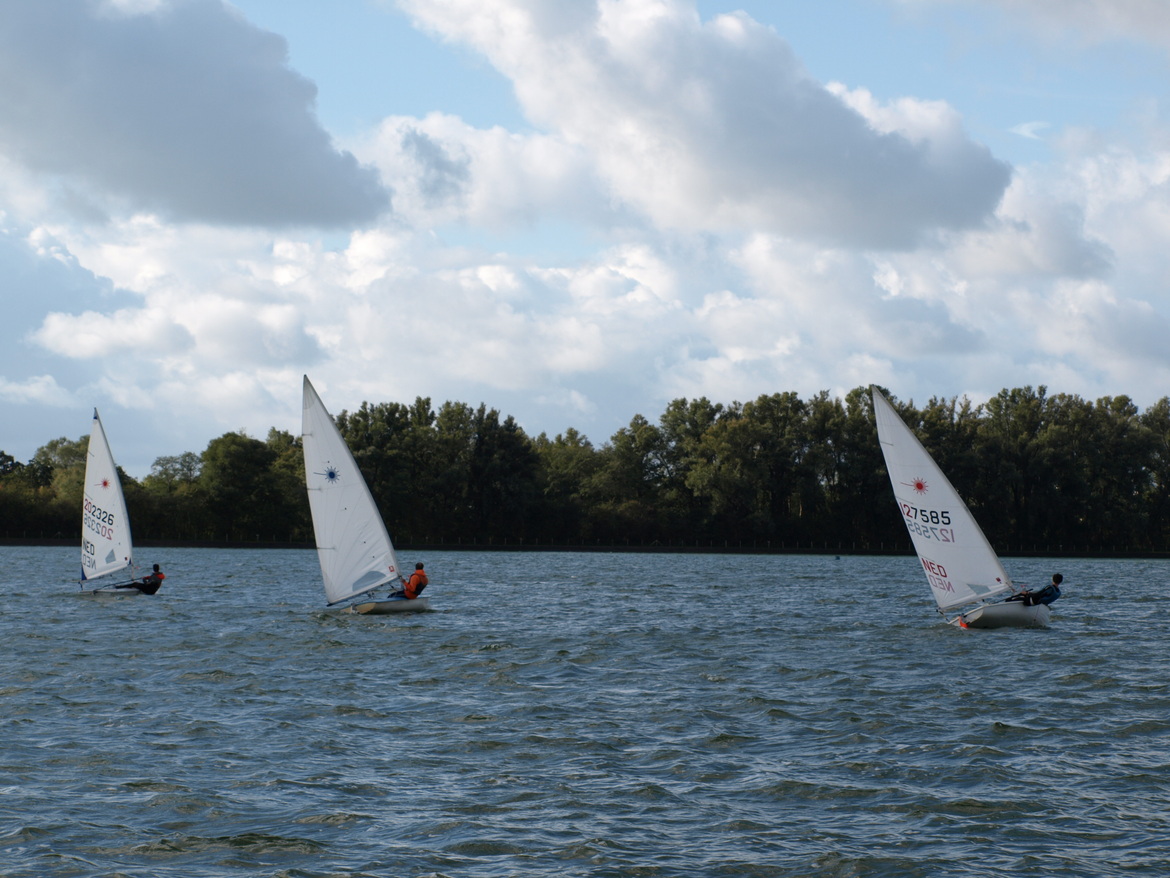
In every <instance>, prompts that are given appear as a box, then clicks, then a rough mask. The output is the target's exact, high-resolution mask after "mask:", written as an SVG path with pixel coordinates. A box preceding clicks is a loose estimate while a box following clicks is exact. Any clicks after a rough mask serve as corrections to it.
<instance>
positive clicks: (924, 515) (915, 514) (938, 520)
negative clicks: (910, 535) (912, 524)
mask: <svg viewBox="0 0 1170 878" xmlns="http://www.w3.org/2000/svg"><path fill="white" fill-rule="evenodd" d="M901 506H902V514H903V515H905V516H906V520H907V521H921V522H922V523H923V524H950V523H951V513H949V512H948V511H947V510H945V509H943V510H942V511H939V510H938V509H919V508H918V507H917V506H911V505H910V504H909V503H902V504H901Z"/></svg>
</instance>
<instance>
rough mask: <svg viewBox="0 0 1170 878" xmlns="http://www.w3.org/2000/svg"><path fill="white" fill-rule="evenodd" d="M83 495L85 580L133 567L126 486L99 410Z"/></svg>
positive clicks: (94, 414) (82, 548)
mask: <svg viewBox="0 0 1170 878" xmlns="http://www.w3.org/2000/svg"><path fill="white" fill-rule="evenodd" d="M82 494H83V496H82V503H81V578H82V580H83V581H84V580H87V579H93V578H95V577H98V576H105V575H106V574H108V573H115V572H117V571H119V570H122V569H124V568H126V567H129V566H130V565H131V564H132V563H133V560H132V558H133V555H134V547H133V545H132V543H131V541H130V516H128V515H127V514H126V500H125V498H124V497H123V495H122V482H121V481H120V480H119V479H118V470H117V467H115V466H114V456H113V455H112V454H111V453H110V443H109V442H108V441H107V440H106V431H105V430H104V429H102V420H101V418H99V417H98V412H97V409H94V410H93V430H92V431H91V432H90V434H89V453H88V455H87V456H86V460H85V488H84V490H83V492H82Z"/></svg>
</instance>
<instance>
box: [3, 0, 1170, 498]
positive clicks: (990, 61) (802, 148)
mask: <svg viewBox="0 0 1170 878" xmlns="http://www.w3.org/2000/svg"><path fill="white" fill-rule="evenodd" d="M1168 62H1170V3H1165V2H1163V0H823V2H819V3H807V2H805V0H738V2H736V0H726V2H724V0H571V2H566V0H331V2H329V3H323V2H320V0H234V2H231V3H229V2H224V0H58V2H54V3H7V4H3V5H2V6H0V305H2V308H3V318H2V319H0V450H3V451H5V452H7V453H8V454H11V455H12V456H13V457H15V458H16V459H17V460H21V461H27V460H28V459H30V458H31V457H32V456H33V454H34V453H35V452H36V450H37V448H39V447H40V446H41V445H44V444H45V443H46V442H48V441H49V440H51V439H54V438H57V437H61V436H64V437H67V438H70V439H75V438H78V437H80V436H82V435H84V434H87V433H88V432H89V427H90V423H91V418H92V411H93V409H94V408H95V407H96V408H97V409H98V410H99V411H100V412H101V415H102V420H103V423H104V425H105V429H106V432H107V434H108V436H109V438H110V442H111V445H112V446H113V449H114V456H115V458H116V460H117V461H118V463H119V464H120V465H121V466H122V467H123V469H125V470H126V471H127V472H128V473H130V474H131V475H133V476H135V477H138V478H141V477H143V476H145V475H147V474H149V472H150V469H151V466H152V464H153V463H154V461H155V460H156V459H157V458H159V457H162V456H169V455H177V454H181V453H183V452H186V451H194V452H200V451H202V450H203V449H204V448H205V447H206V446H207V443H208V442H209V441H210V440H211V439H213V438H215V437H217V436H220V435H222V434H224V433H226V432H229V431H233V430H243V431H245V432H247V433H248V434H249V435H251V436H255V437H256V438H261V439H263V438H264V437H265V436H266V435H267V433H268V430H269V428H271V427H276V428H278V429H281V430H287V431H289V432H291V433H294V434H296V433H299V431H300V412H301V407H300V403H301V376H302V375H303V374H308V375H309V377H310V378H311V379H312V381H313V383H314V385H315V386H316V388H317V390H318V392H319V393H320V395H321V397H322V399H323V400H324V401H325V403H326V405H327V406H328V407H329V409H330V410H331V411H332V412H334V413H335V414H336V413H338V412H340V411H341V410H343V409H349V410H352V409H354V408H356V407H357V406H359V405H360V404H361V403H362V402H363V401H369V402H372V403H378V402H402V403H411V402H413V401H414V399H415V398H416V397H429V398H430V399H431V400H432V404H433V405H434V406H435V407H436V408H437V407H438V406H439V405H441V404H442V403H443V402H446V401H457V402H465V403H468V404H471V405H473V406H477V405H479V404H480V403H485V404H486V405H487V406H488V407H489V408H495V409H498V410H499V411H500V412H501V413H502V414H504V415H513V416H514V417H515V418H516V420H517V421H518V422H519V423H520V425H521V426H522V427H523V428H524V429H525V431H526V432H528V433H529V434H530V435H532V436H536V435H538V434H540V433H547V434H548V435H549V436H550V437H552V436H555V435H557V434H558V433H563V432H564V431H565V430H566V429H568V428H570V427H573V428H576V429H577V430H579V431H580V432H582V433H584V434H585V435H586V436H588V437H589V439H590V440H592V441H593V443H594V444H595V445H601V444H603V443H605V442H606V441H608V440H609V438H610V437H611V436H612V435H613V434H614V433H615V432H616V431H617V430H618V429H620V428H621V427H623V426H626V425H628V424H629V422H630V420H631V419H632V418H633V417H634V416H635V415H636V414H642V415H644V416H646V417H647V418H649V419H650V420H651V421H656V420H657V418H658V417H659V416H660V415H661V414H662V412H663V411H664V410H665V408H666V405H667V404H668V403H669V402H670V401H671V400H673V399H677V398H680V397H685V398H697V397H701V396H705V397H707V398H708V399H710V400H712V401H714V402H720V403H724V404H727V403H731V402H734V401H739V402H746V401H748V400H751V399H754V398H756V397H758V396H760V395H761V394H771V393H778V392H787V391H795V392H797V393H798V394H800V395H801V396H802V397H805V398H808V397H810V396H811V395H813V394H815V393H818V392H820V391H828V392H829V393H830V394H831V395H833V396H844V394H845V393H847V392H848V391H849V390H851V389H853V388H855V387H859V386H866V385H869V384H870V383H877V384H880V385H882V386H884V387H886V388H888V389H889V390H890V391H891V392H892V393H893V394H894V395H895V396H896V397H897V398H899V399H901V400H906V401H914V402H916V403H917V404H919V405H921V404H924V403H925V402H927V401H928V400H929V399H930V398H931V397H935V396H938V397H948V398H949V397H952V396H960V397H962V396H964V395H965V396H968V397H969V398H971V399H972V400H973V401H975V402H982V401H985V400H986V399H988V398H989V397H991V396H993V395H995V394H996V393H998V392H999V391H1000V390H1002V389H1004V388H1011V387H1022V386H1025V385H1031V386H1034V387H1035V386H1039V385H1045V386H1047V387H1048V389H1049V392H1050V393H1070V394H1078V395H1080V396H1082V397H1084V398H1087V399H1092V400H1096V399H1098V398H1100V397H1102V396H1116V395H1122V394H1124V395H1127V396H1129V397H1131V398H1132V399H1133V401H1134V402H1135V403H1136V404H1137V405H1138V406H1139V407H1141V408H1145V407H1147V406H1149V405H1152V404H1153V403H1155V402H1156V401H1158V400H1159V399H1161V398H1162V397H1164V396H1166V395H1168V394H1170V345H1168V344H1167V338H1168V331H1167V330H1168V329H1170V292H1168V291H1167V280H1168V279H1170V247H1168V246H1167V244H1168V242H1170V137H1168V136H1167V135H1168V134H1170V120H1168V119H1167V118H1166V116H1167V115H1168V112H1167V106H1168V105H1167V99H1168V94H1167V89H1168V88H1170V76H1168V75H1167V74H1168V72H1170V71H1168V70H1167V67H1168Z"/></svg>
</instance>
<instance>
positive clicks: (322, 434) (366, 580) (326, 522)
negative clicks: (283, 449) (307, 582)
mask: <svg viewBox="0 0 1170 878" xmlns="http://www.w3.org/2000/svg"><path fill="white" fill-rule="evenodd" d="M301 441H302V445H303V448H304V454H305V485H306V488H307V491H308V496H309V510H310V512H311V513H312V516H313V533H314V535H315V537H316V545H317V560H318V561H319V562H320V564H321V577H322V579H323V580H324V583H325V600H326V602H327V603H328V604H329V605H330V606H332V605H333V604H337V603H340V602H342V601H346V600H349V599H351V598H355V597H358V596H359V595H363V594H365V593H366V592H369V591H373V590H374V589H376V588H379V587H381V586H383V585H385V584H387V583H389V582H392V581H394V580H395V579H397V578H398V576H399V573H398V559H397V557H396V556H395V554H394V545H393V543H391V542H390V535H389V534H388V533H387V531H386V525H385V524H384V523H383V521H382V515H381V513H380V512H379V511H378V507H377V504H376V503H375V502H374V497H373V495H372V494H371V493H370V489H369V487H368V486H367V485H366V481H365V479H364V478H363V477H362V474H361V470H359V469H358V465H357V462H356V461H355V460H354V457H353V454H352V453H351V452H350V450H349V446H348V445H346V444H345V440H344V439H343V438H342V436H341V433H340V432H338V430H337V426H336V425H335V424H334V423H333V418H332V417H330V415H329V412H328V411H327V410H326V409H325V405H324V403H322V402H321V397H320V396H318V395H317V391H316V390H315V389H314V388H313V385H312V384H311V383H310V382H309V378H308V376H307V375H306V376H305V382H304V411H303V413H302V422H301Z"/></svg>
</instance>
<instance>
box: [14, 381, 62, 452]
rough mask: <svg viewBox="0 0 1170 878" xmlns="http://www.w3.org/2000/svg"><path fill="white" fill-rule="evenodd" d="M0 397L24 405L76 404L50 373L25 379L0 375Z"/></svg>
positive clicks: (60, 405) (58, 405)
mask: <svg viewBox="0 0 1170 878" xmlns="http://www.w3.org/2000/svg"><path fill="white" fill-rule="evenodd" d="M0 399H3V400H6V401H8V402H15V403H21V404H25V405H27V404H30V403H36V404H40V405H48V406H54V407H58V408H63V407H67V406H71V405H75V404H76V400H74V398H73V395H72V394H70V393H69V391H67V390H66V389H65V388H63V387H61V385H59V384H58V383H57V379H56V378H54V377H53V376H52V375H36V376H34V377H32V378H29V379H27V380H25V381H9V380H8V379H6V378H3V377H0ZM46 438H47V437H46Z"/></svg>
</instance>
